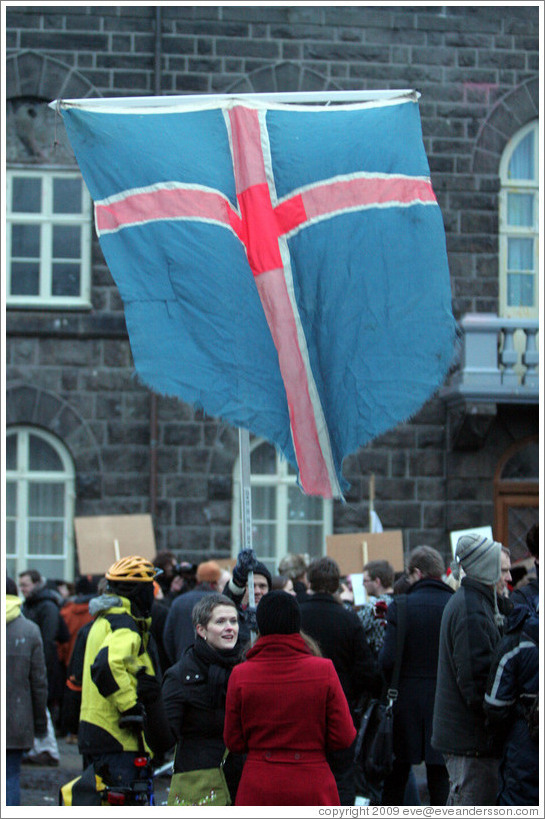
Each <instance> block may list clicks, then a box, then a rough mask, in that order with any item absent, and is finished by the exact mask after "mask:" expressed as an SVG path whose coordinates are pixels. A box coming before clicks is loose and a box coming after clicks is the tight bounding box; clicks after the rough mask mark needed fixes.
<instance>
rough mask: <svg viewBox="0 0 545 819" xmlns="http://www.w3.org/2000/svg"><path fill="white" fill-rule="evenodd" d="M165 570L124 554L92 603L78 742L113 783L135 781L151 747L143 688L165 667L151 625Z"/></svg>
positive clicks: (86, 758)
mask: <svg viewBox="0 0 545 819" xmlns="http://www.w3.org/2000/svg"><path fill="white" fill-rule="evenodd" d="M160 571H161V570H160V569H159V570H158V569H157V568H156V567H155V566H154V565H153V564H152V563H151V562H150V561H149V560H146V559H145V558H142V557H139V556H131V557H124V558H122V559H121V560H118V561H117V562H116V563H114V564H113V565H112V566H111V567H110V568H109V569H108V571H107V572H106V579H107V581H108V585H107V588H106V593H105V594H103V595H101V596H100V597H97V598H95V599H94V600H93V601H92V609H93V610H92V613H93V614H94V616H95V621H94V623H93V625H92V627H91V629H90V631H89V635H88V638H87V644H86V648H85V659H84V667H83V682H82V695H81V710H80V724H79V731H78V746H79V750H80V753H81V754H82V755H83V757H84V762H86V763H87V764H92V765H93V767H94V771H95V774H97V775H98V776H99V777H101V779H102V780H103V781H104V782H105V783H106V784H108V785H114V786H118V787H122V786H128V785H130V784H131V782H132V781H134V780H135V779H136V773H137V769H136V768H135V765H134V759H135V757H137V756H140V755H141V753H142V750H143V749H144V750H145V751H146V752H148V751H149V748H148V746H147V745H146V744H145V740H144V734H143V731H144V728H145V723H144V717H145V709H144V707H143V705H142V703H141V702H140V701H139V698H138V691H137V688H138V683H139V680H140V679H141V677H142V675H144V676H145V677H146V679H148V680H149V679H150V678H155V675H156V673H158V669H159V664H158V657H157V653H156V650H155V649H154V646H153V641H152V643H151V644H150V633H149V629H150V625H151V606H152V603H153V595H154V586H153V581H154V579H155V577H156V576H157V574H159V573H160ZM137 675H138V676H137ZM156 682H157V685H159V680H157V681H156Z"/></svg>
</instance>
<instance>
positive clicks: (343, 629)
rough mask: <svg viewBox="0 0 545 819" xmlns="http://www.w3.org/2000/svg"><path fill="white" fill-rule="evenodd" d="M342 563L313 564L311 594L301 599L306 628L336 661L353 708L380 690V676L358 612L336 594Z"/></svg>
mask: <svg viewBox="0 0 545 819" xmlns="http://www.w3.org/2000/svg"><path fill="white" fill-rule="evenodd" d="M340 578H341V574H340V570H339V566H338V564H337V563H336V562H335V561H334V560H333V559H332V558H330V557H322V558H318V559H317V560H313V561H312V563H311V564H310V566H309V570H308V579H309V584H310V592H311V593H310V594H309V595H308V597H307V599H306V600H305V601H304V602H300V604H299V605H300V607H301V622H302V629H303V631H304V632H305V633H306V634H309V635H310V636H311V637H312V638H313V639H314V640H316V642H317V643H318V645H319V646H320V649H321V651H322V654H323V655H324V657H329V659H330V660H332V661H333V665H334V666H335V670H336V671H337V674H338V675H339V679H340V681H341V685H342V687H343V691H344V693H345V695H346V699H347V700H348V704H349V706H350V709H351V712H352V713H354V709H355V707H356V705H357V703H358V700H359V698H360V697H361V695H362V694H363V693H365V692H372V693H377V692H378V691H380V676H379V674H378V668H377V664H376V662H375V659H374V657H373V653H372V651H371V649H370V647H369V644H368V642H367V639H366V637H365V634H364V631H363V626H362V624H361V621H360V619H359V618H358V616H357V614H356V613H355V612H353V611H350V610H349V609H346V608H345V607H344V606H343V605H342V604H340V603H339V602H338V601H337V600H336V599H335V597H334V594H335V592H336V591H337V590H338V588H339V584H340Z"/></svg>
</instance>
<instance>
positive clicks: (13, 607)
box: [6, 594, 22, 623]
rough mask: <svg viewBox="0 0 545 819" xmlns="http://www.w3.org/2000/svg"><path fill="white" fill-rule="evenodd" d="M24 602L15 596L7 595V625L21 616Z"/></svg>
mask: <svg viewBox="0 0 545 819" xmlns="http://www.w3.org/2000/svg"><path fill="white" fill-rule="evenodd" d="M21 606H22V601H21V600H20V599H19V598H18V597H16V595H14V594H6V623H11V621H12V620H15V619H16V618H17V617H20V616H21Z"/></svg>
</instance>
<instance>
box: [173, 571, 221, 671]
mask: <svg viewBox="0 0 545 819" xmlns="http://www.w3.org/2000/svg"><path fill="white" fill-rule="evenodd" d="M221 575H222V571H221V566H220V565H219V563H216V561H215V560H205V561H203V562H202V563H199V565H198V566H197V572H196V580H197V583H196V586H195V588H193V589H191V591H188V592H184V594H180V595H178V597H176V598H175V599H174V600H173V601H172V603H171V606H170V608H169V610H168V615H167V617H166V620H165V625H164V628H163V648H164V650H165V654H166V656H167V658H168V660H169V662H170V664H171V665H173V664H174V663H177V662H178V660H180V659H181V658H182V656H183V654H184V652H185V651H186V650H187V649H188V648H189V646H191V645H193V643H194V642H195V630H194V628H193V621H192V619H191V613H192V611H193V608H194V607H195V606H196V604H197V603H198V602H199V601H200V600H201V599H202V598H203V597H204V596H205V595H206V594H210V593H211V592H219V591H220V589H219V588H218V582H219V580H220V578H221Z"/></svg>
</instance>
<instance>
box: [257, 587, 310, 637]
mask: <svg viewBox="0 0 545 819" xmlns="http://www.w3.org/2000/svg"><path fill="white" fill-rule="evenodd" d="M256 617H257V627H258V629H259V633H260V634H261V635H262V636H265V635H266V634H297V633H299V631H300V630H301V611H300V609H299V603H298V602H297V599H296V598H295V597H294V595H293V594H288V593H287V592H285V591H271V592H269V593H268V594H265V595H264V596H263V597H262V598H261V600H260V601H259V603H258V605H257V609H256Z"/></svg>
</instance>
